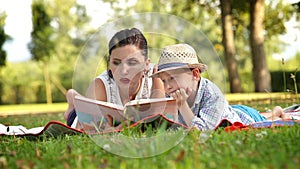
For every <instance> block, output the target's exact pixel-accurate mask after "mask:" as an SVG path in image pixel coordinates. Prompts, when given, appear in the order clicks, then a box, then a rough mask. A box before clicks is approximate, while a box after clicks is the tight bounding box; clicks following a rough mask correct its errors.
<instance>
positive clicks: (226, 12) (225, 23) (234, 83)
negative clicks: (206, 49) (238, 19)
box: [220, 0, 242, 93]
mask: <svg viewBox="0 0 300 169" xmlns="http://www.w3.org/2000/svg"><path fill="white" fill-rule="evenodd" d="M220 2H221V13H222V31H223V40H222V42H223V46H224V51H225V60H226V67H227V72H228V76H229V83H230V92H231V93H240V92H242V87H241V79H240V76H239V73H238V68H237V65H238V64H237V61H236V59H235V55H236V51H235V46H234V33H233V29H232V18H231V0H220Z"/></svg>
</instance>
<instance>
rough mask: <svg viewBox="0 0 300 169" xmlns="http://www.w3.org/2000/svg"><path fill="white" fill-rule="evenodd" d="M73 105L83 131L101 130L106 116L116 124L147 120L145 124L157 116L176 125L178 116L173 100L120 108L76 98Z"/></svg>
mask: <svg viewBox="0 0 300 169" xmlns="http://www.w3.org/2000/svg"><path fill="white" fill-rule="evenodd" d="M74 104H75V110H76V114H77V116H78V120H79V122H80V123H81V124H85V125H83V126H82V127H83V128H84V129H85V130H88V128H91V129H95V128H97V129H101V127H103V124H105V123H106V122H107V119H106V117H107V116H111V117H112V118H113V120H114V121H115V122H116V123H117V124H120V123H122V122H128V121H130V122H131V124H134V123H137V122H141V121H143V119H148V120H144V122H146V123H149V122H151V121H149V119H152V120H153V121H155V119H153V116H154V117H155V115H158V114H159V115H163V116H164V117H166V120H168V121H169V122H174V123H176V121H177V115H178V110H177V104H176V100H174V99H173V98H153V99H139V100H132V101H130V102H128V103H126V104H125V105H124V106H122V105H118V104H113V103H109V102H103V101H98V100H94V99H90V98H86V97H83V96H76V97H75V100H74ZM149 117H152V118H149ZM157 117H158V116H157ZM87 124H88V125H87ZM95 132H97V131H95Z"/></svg>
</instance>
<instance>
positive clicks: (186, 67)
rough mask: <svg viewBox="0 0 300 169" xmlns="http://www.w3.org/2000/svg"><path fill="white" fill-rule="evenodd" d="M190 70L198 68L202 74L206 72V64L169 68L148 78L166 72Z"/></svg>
mask: <svg viewBox="0 0 300 169" xmlns="http://www.w3.org/2000/svg"><path fill="white" fill-rule="evenodd" d="M191 68H198V69H199V70H200V73H203V72H205V71H206V70H207V68H208V67H207V65H206V64H203V63H195V64H187V65H184V66H179V67H169V68H165V69H162V70H159V71H157V72H155V73H153V74H152V75H151V76H150V77H159V75H160V74H161V73H163V72H166V71H168V72H172V73H176V72H177V71H180V70H182V69H191Z"/></svg>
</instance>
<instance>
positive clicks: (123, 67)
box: [121, 64, 128, 75]
mask: <svg viewBox="0 0 300 169" xmlns="http://www.w3.org/2000/svg"><path fill="white" fill-rule="evenodd" d="M121 74H122V75H127V74H128V65H127V64H121Z"/></svg>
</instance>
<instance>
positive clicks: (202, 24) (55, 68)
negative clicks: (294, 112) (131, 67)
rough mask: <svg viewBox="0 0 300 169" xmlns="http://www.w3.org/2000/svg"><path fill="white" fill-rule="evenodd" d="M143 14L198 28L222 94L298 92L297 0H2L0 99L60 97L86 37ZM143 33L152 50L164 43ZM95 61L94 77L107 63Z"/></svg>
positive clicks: (299, 3) (62, 98) (22, 100)
mask: <svg viewBox="0 0 300 169" xmlns="http://www.w3.org/2000/svg"><path fill="white" fill-rule="evenodd" d="M144 12H158V13H162V14H171V15H175V16H178V17H180V18H182V19H184V20H186V21H188V22H190V23H191V24H193V25H195V27H196V28H198V29H199V30H201V31H202V32H203V33H204V34H205V35H206V36H207V38H208V39H209V40H210V41H211V43H212V45H213V47H214V49H215V51H216V53H217V54H218V56H219V57H220V59H221V62H222V64H223V65H224V70H223V71H224V72H225V75H226V76H225V77H226V93H263V92H265V93H268V92H289V93H297V92H298V91H299V87H300V75H299V73H298V74H297V72H298V71H299V69H300V21H299V19H300V1H299V0H245V1H240V0H182V1H178V0H152V1H143V0H120V1H118V0H68V1H60V0H0V104H2V105H3V104H24V103H49V104H51V103H55V102H65V101H66V99H65V92H66V90H67V89H69V88H72V87H73V82H72V81H73V74H74V69H75V66H76V63H77V59H78V56H79V55H80V52H81V49H82V47H83V46H84V45H86V42H87V40H88V39H89V38H90V37H91V35H93V34H94V33H96V32H97V31H98V29H99V28H100V27H101V26H102V25H103V24H105V23H108V22H110V21H114V20H116V19H118V18H121V17H124V16H127V17H128V16H131V15H134V14H138V13H144ZM161 24H162V25H160V26H162V27H164V26H168V24H169V23H168V22H162V23H161ZM163 24H164V25H163ZM184 31H189V30H183V33H184ZM146 36H147V37H146V38H147V39H148V41H151V47H153V48H155V47H156V48H160V47H162V46H164V45H166V44H168V43H170V41H168V42H166V41H161V40H154V39H151V36H150V35H148V34H146ZM99 43H101V42H99ZM99 50H101V49H99ZM103 52H104V54H102V53H103ZM105 52H106V51H102V53H101V52H100V54H101V55H105ZM97 54H98V55H99V53H97ZM152 57H157V58H158V57H159V55H157V56H152ZM157 58H152V59H153V60H154V61H155V60H157ZM90 62H91V64H92V61H90ZM97 64H98V68H99V70H97V72H96V73H95V74H92V76H94V75H96V74H97V73H100V72H102V71H103V70H105V69H106V65H105V62H103V63H97ZM216 73H217V72H216ZM80 74H82V75H83V76H82V77H83V78H84V75H86V74H90V72H89V70H88V68H85V69H81V71H80Z"/></svg>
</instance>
